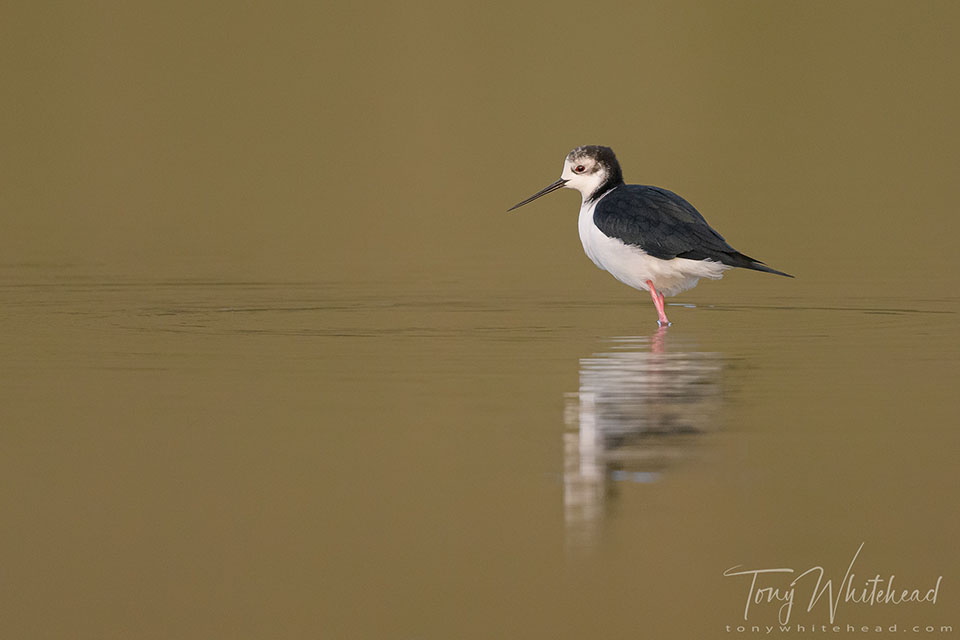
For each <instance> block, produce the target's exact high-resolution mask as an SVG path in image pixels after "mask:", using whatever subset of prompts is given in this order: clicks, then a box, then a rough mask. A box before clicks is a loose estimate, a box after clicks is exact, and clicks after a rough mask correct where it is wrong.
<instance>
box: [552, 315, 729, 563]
mask: <svg viewBox="0 0 960 640" xmlns="http://www.w3.org/2000/svg"><path fill="white" fill-rule="evenodd" d="M667 331H668V328H667V327H661V328H660V329H659V330H657V332H656V333H654V334H653V335H652V336H649V337H631V338H617V339H614V340H613V342H614V343H615V345H616V346H615V347H614V348H613V349H611V350H610V351H606V352H603V353H598V354H594V355H592V356H590V357H587V358H581V359H580V390H579V391H578V392H577V393H572V394H568V402H567V411H566V418H567V426H568V430H567V432H566V433H565V434H564V474H563V478H564V488H563V501H564V519H565V522H566V530H567V537H568V541H569V542H571V543H572V544H573V545H575V546H585V545H587V546H589V545H591V544H592V542H593V541H594V539H595V537H596V535H597V532H598V531H599V529H600V526H601V524H602V522H603V520H604V518H605V517H606V515H607V514H608V512H609V510H610V506H611V504H610V503H611V500H612V499H614V498H615V496H616V493H617V492H618V490H619V488H620V487H622V486H623V485H624V483H653V482H657V481H658V480H660V479H661V477H662V475H663V474H664V473H667V472H669V469H670V468H671V467H672V466H674V465H676V464H678V463H680V462H681V461H683V460H684V459H686V458H688V457H689V456H690V454H691V448H692V446H693V445H694V443H695V441H696V440H697V437H698V434H702V433H705V432H709V431H715V430H716V429H717V428H718V425H717V415H718V412H719V411H718V410H719V408H720V404H721V401H722V391H721V385H720V383H719V382H720V381H719V378H720V372H721V368H722V365H721V362H722V361H721V358H720V354H716V353H705V352H700V351H683V350H677V349H676V347H674V349H671V348H669V347H670V341H669V340H668V335H667Z"/></svg>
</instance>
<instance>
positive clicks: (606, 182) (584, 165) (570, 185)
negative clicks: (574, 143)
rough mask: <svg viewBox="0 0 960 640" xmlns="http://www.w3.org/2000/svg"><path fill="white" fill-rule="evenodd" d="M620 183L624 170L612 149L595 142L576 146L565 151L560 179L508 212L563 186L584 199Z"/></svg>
mask: <svg viewBox="0 0 960 640" xmlns="http://www.w3.org/2000/svg"><path fill="white" fill-rule="evenodd" d="M621 184H623V173H622V172H621V171H620V163H619V162H617V156H616V155H614V153H613V149H611V148H610V147H601V146H598V145H587V146H583V147H577V148H576V149H574V150H573V151H571V152H570V153H568V154H567V157H566V159H565V160H564V161H563V172H562V173H561V174H560V179H559V180H557V181H556V182H554V183H553V184H551V185H549V186H548V187H546V188H544V189H542V190H540V191H538V192H537V193H535V194H533V195H532V196H530V197H529V198H527V199H526V200H524V201H522V202H518V203H517V204H515V205H513V206H512V207H510V208H509V209H508V211H513V210H514V209H516V208H517V207H522V206H523V205H525V204H527V203H528V202H533V201H534V200H536V199H537V198H539V197H541V196H545V195H547V194H548V193H551V192H553V191H556V190H557V189H560V188H563V187H566V188H567V189H576V190H577V191H579V192H580V195H581V196H583V201H584V202H586V201H588V200H593V199H594V198H598V197H600V196H601V195H603V194H604V193H606V192H607V191H609V190H610V189H612V188H614V187H616V186H619V185H621Z"/></svg>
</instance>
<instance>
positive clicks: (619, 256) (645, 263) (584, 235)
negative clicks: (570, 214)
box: [578, 196, 730, 296]
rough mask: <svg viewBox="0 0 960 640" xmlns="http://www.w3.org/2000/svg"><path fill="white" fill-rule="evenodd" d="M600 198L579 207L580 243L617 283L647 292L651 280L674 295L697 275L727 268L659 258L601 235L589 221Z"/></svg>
mask: <svg viewBox="0 0 960 640" xmlns="http://www.w3.org/2000/svg"><path fill="white" fill-rule="evenodd" d="M602 199H603V196H601V197H600V198H598V199H597V200H596V201H594V202H589V203H583V204H582V205H581V206H580V218H579V220H578V226H579V229H580V242H581V243H582V244H583V250H584V252H585V253H586V254H587V257H588V258H590V259H591V260H592V261H593V263H594V264H595V265H597V266H598V267H600V268H601V269H603V270H604V271H609V272H610V274H611V275H612V276H613V277H614V278H616V279H617V280H619V281H620V282H622V283H624V284H626V285H630V286H631V287H633V288H634V289H641V290H643V291H648V290H649V286H648V285H647V280H651V281H653V286H654V287H656V288H657V291H660V292H661V293H663V294H664V295H667V296H674V295H677V294H678V293H680V292H681V291H686V290H687V289H690V288H691V287H694V286H695V285H696V284H697V281H698V280H699V279H700V278H711V279H718V278H722V277H723V272H724V271H726V270H727V269H729V268H730V267H728V266H727V265H725V264H722V263H720V262H714V261H712V260H687V259H686V258H673V259H671V260H661V259H660V258H654V257H653V256H650V255H647V253H646V252H645V251H643V250H642V249H641V248H640V247H636V246H631V245H627V244H625V243H623V242H622V241H620V240H618V239H616V238H611V237H609V236H606V235H604V233H603V232H602V231H600V229H598V228H597V225H595V224H594V223H593V210H594V209H595V208H596V206H597V203H598V202H600V200H602Z"/></svg>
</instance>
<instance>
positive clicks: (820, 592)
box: [723, 542, 943, 624]
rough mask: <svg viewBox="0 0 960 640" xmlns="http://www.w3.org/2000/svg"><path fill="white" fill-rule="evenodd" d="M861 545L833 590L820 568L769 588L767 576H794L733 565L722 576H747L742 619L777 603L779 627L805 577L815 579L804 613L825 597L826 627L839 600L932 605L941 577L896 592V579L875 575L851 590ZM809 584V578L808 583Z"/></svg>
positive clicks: (813, 568) (770, 570) (788, 613)
mask: <svg viewBox="0 0 960 640" xmlns="http://www.w3.org/2000/svg"><path fill="white" fill-rule="evenodd" d="M864 544H865V543H863V542H861V543H860V546H859V547H858V548H857V552H856V553H855V554H853V558H852V559H851V560H850V565H849V566H848V567H847V572H846V573H845V574H843V580H841V581H840V584H839V585H838V586H837V588H836V590H834V588H833V580H832V579H826V580H824V573H825V572H824V569H823V567H819V566H817V567H810V568H809V569H807V570H806V571H804V572H803V573H798V574H797V576H796V577H795V578H794V579H793V580H792V581H790V583H789V584H788V585H786V586H785V587H784V586H779V587H772V586H766V583H767V582H768V580H769V579H768V577H767V575H768V574H777V573H791V574H792V573H797V572H796V571H794V570H793V569H789V568H779V569H741V567H742V566H743V565H739V564H738V565H737V566H735V567H730V568H729V569H727V570H726V571H724V572H723V575H725V576H728V577H729V576H750V590H749V591H748V592H747V605H746V606H745V607H744V609H743V619H744V620H747V619H748V618H749V616H750V605H751V604H763V603H768V604H769V603H771V602H779V603H781V604H780V608H779V609H778V616H777V617H778V618H779V620H780V623H781V624H787V623H788V622H790V614H791V613H792V612H793V600H794V596H795V595H796V587H797V583H799V582H800V581H801V580H803V579H804V578H805V577H806V576H808V575H811V574H815V575H816V577H817V583H816V585H814V587H813V591H812V593H811V594H810V601H809V603H808V604H807V612H810V611H813V608H814V607H815V606H816V605H817V603H818V602H819V601H820V599H821V598H822V597H823V596H824V594H826V596H827V598H826V600H827V607H828V608H829V612H830V623H831V624H832V623H833V621H834V619H835V618H836V615H837V607H838V606H839V605H840V602H841V600H842V601H843V602H855V603H859V604H866V605H870V606H873V605H877V604H903V603H904V602H929V603H931V604H936V602H937V596H938V595H939V593H940V582H941V581H942V580H943V576H940V577H938V578H937V583H936V584H935V585H934V586H933V588H931V589H929V590H927V591H923V590H921V589H898V588H895V587H894V586H893V580H894V578H895V577H896V576H894V575H891V576H890V577H889V578H886V579H885V578H881V577H880V574H877V575H875V576H874V577H873V578H870V579H869V580H863V581H862V582H863V587H857V586H854V577H855V574H854V573H853V565H854V564H855V563H856V562H857V556H859V555H860V551H861V550H862V549H863V545H864ZM810 580H812V578H810V579H809V580H808V582H809V581H810Z"/></svg>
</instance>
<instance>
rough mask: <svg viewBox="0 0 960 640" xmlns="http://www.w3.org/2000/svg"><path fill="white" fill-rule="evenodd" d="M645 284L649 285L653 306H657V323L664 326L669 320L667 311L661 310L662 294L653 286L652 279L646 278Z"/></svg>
mask: <svg viewBox="0 0 960 640" xmlns="http://www.w3.org/2000/svg"><path fill="white" fill-rule="evenodd" d="M647 286H648V287H650V297H651V298H653V306H655V307H656V308H657V316H658V317H657V324H658V325H660V326H661V327H665V326H667V325H669V324H670V321H669V320H667V313H666V312H665V311H664V310H663V294H662V293H660V292H659V291H657V288H656V287H654V286H653V280H647Z"/></svg>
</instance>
